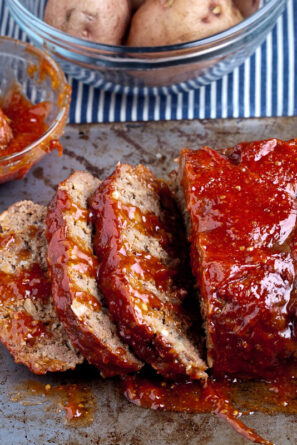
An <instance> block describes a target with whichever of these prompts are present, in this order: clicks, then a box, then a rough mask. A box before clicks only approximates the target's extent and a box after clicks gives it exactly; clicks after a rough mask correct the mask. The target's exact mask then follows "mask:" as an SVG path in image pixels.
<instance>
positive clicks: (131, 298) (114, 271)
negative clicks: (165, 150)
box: [89, 164, 207, 379]
mask: <svg viewBox="0 0 297 445" xmlns="http://www.w3.org/2000/svg"><path fill="white" fill-rule="evenodd" d="M89 205H90V208H91V210H92V213H93V217H94V223H95V237H94V249H95V253H96V254H97V256H98V259H99V269H98V277H97V278H98V285H99V287H100V289H101V291H102V292H103V294H104V296H105V298H106V301H107V303H108V308H109V311H110V313H111V314H112V316H113V317H114V319H115V321H116V323H117V326H118V332H119V334H120V336H121V337H122V339H123V340H124V341H125V342H127V343H128V344H129V345H130V346H131V347H132V348H133V350H134V352H135V354H136V355H137V356H138V357H140V358H141V359H142V360H144V361H146V362H147V363H149V364H150V365H152V367H153V368H155V369H156V370H157V371H158V372H159V373H160V374H162V375H164V376H165V377H168V378H184V377H190V378H192V379H200V378H201V379H206V377H207V375H206V372H205V370H206V364H205V363H204V361H203V360H202V359H201V357H200V353H199V350H198V347H197V346H196V345H195V343H194V342H193V340H192V338H191V335H190V333H189V330H190V320H189V317H188V316H187V314H186V313H185V311H184V309H183V299H184V297H185V294H186V291H185V290H184V288H183V286H182V285H181V283H182V276H183V274H184V272H185V271H184V270H183V265H184V258H185V248H186V242H185V237H184V231H183V227H182V224H181V220H180V217H179V215H178V213H177V209H176V206H175V203H174V200H173V197H172V195H171V193H170V191H169V188H168V186H167V185H166V184H165V183H164V182H163V181H161V180H158V179H157V178H156V177H155V176H154V175H153V174H152V173H151V172H150V171H149V170H148V169H147V168H145V167H143V166H141V165H140V166H138V167H132V166H131V165H126V164H119V165H118V166H117V168H116V170H115V172H114V173H113V174H112V175H111V176H110V177H109V178H108V179H106V180H105V181H104V182H103V183H102V184H101V185H100V186H99V188H98V189H97V191H96V192H95V194H94V195H93V196H92V198H91V199H90V200H89Z"/></svg>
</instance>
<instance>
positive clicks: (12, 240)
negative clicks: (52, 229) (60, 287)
mask: <svg viewBox="0 0 297 445" xmlns="http://www.w3.org/2000/svg"><path fill="white" fill-rule="evenodd" d="M45 215H46V208H45V207H42V206H40V205H37V204H34V203H33V202H31V201H22V202H19V203H16V204H14V205H13V206H11V207H9V209H8V210H6V211H5V212H3V213H2V214H1V215H0V289H1V292H0V339H1V341H2V342H3V343H4V344H5V345H6V346H7V348H8V350H9V351H10V353H11V354H12V355H13V357H14V359H15V361H16V363H23V364H24V365H26V366H28V368H29V369H30V370H31V371H33V372H34V373H35V374H45V373H47V372H48V371H52V372H55V371H66V370H67V369H74V368H75V366H76V365H77V364H79V363H82V361H83V358H82V356H81V355H80V354H79V353H77V352H76V351H75V350H74V348H73V346H72V345H71V343H70V340H69V337H68V335H67V333H66V331H65V329H64V327H63V325H62V324H61V322H60V321H59V319H58V317H57V314H56V312H55V309H54V305H53V300H52V295H51V284H50V281H49V278H48V273H47V272H48V271H47V262H46V251H47V244H46V238H45V224H44V218H45Z"/></svg>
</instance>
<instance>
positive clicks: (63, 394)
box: [10, 380, 95, 426]
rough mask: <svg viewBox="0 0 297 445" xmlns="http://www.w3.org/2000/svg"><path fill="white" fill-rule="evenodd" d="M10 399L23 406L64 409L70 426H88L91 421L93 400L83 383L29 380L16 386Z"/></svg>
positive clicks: (90, 392) (93, 406)
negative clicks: (44, 382)
mask: <svg viewBox="0 0 297 445" xmlns="http://www.w3.org/2000/svg"><path fill="white" fill-rule="evenodd" d="M10 400H11V401H13V402H19V403H21V404H22V405H25V406H32V405H44V404H45V405H46V407H47V409H49V410H55V411H57V410H58V411H61V410H64V413H65V420H66V423H67V424H68V425H70V426H88V425H90V424H91V423H92V422H93V413H94V409H95V400H94V397H93V394H92V391H91V389H90V388H89V387H88V386H85V385H78V384H68V385H58V386H52V385H50V384H46V385H43V384H42V383H40V382H37V381H34V380H29V381H27V382H24V383H22V384H21V385H18V386H17V388H16V391H15V392H13V393H11V394H10Z"/></svg>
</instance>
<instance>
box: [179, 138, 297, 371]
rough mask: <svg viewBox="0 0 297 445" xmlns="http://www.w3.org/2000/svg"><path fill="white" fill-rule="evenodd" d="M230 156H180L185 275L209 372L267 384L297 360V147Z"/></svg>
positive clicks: (241, 150) (238, 150)
mask: <svg viewBox="0 0 297 445" xmlns="http://www.w3.org/2000/svg"><path fill="white" fill-rule="evenodd" d="M227 153H228V157H226V156H224V155H223V154H221V153H218V152H216V151H214V150H212V149H210V148H208V147H202V148H201V149H199V150H196V151H195V150H183V151H182V153H181V155H180V169H179V178H178V182H179V185H180V186H181V188H182V191H183V195H184V199H185V207H186V209H187V211H188V212H189V216H190V218H189V221H190V225H189V230H190V241H191V264H192V271H193V274H194V275H195V276H196V278H197V284H198V286H199V287H200V292H201V297H202V302H201V303H202V305H201V307H202V316H203V318H204V320H205V328H206V334H207V349H208V363H209V366H211V367H213V369H214V373H215V374H217V375H218V374H219V375H224V374H225V373H229V374H233V375H237V376H239V377H264V378H265V377H266V376H268V377H269V375H270V373H271V372H272V373H273V371H274V370H275V369H276V368H277V367H279V366H280V365H281V364H285V362H286V360H287V359H292V358H295V359H296V358H297V339H296V334H295V332H296V307H297V305H296V291H295V286H296V284H295V283H296V246H297V236H296V235H297V233H296V226H297V201H296V191H297V164H296V157H297V141H289V142H281V141H278V140H276V139H273V140H269V141H260V142H255V143H250V144H240V145H239V146H236V147H235V148H234V149H233V150H230V149H229V150H228V151H227ZM180 196H181V194H180Z"/></svg>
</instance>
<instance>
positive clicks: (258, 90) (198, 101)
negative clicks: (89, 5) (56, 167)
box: [0, 0, 297, 123]
mask: <svg viewBox="0 0 297 445" xmlns="http://www.w3.org/2000/svg"><path fill="white" fill-rule="evenodd" d="M0 34H1V35H9V36H11V37H15V38H18V39H22V40H25V39H26V36H25V35H24V33H22V31H21V30H20V29H19V27H18V26H17V25H16V24H15V23H14V21H13V19H12V18H11V17H10V15H9V13H8V11H7V8H6V6H5V5H4V0H0ZM295 74H296V75H295ZM69 83H70V84H71V86H72V90H73V95H72V103H71V109H70V116H69V122H71V123H91V122H124V121H147V120H175V119H196V118H199V119H205V118H232V117H235V118H238V117H246V118H247V117H261V116H292V115H297V0H289V1H288V6H287V8H286V10H285V12H284V14H283V15H282V16H281V17H280V18H279V20H278V22H277V25H276V26H275V27H274V29H273V31H272V32H271V33H270V34H269V36H268V37H267V39H266V41H265V42H264V43H263V44H262V46H261V47H259V48H258V49H257V50H256V52H255V54H253V55H252V56H251V57H250V58H249V59H247V60H246V61H245V63H244V64H243V65H242V66H240V67H239V68H236V69H235V70H234V71H233V72H232V73H231V74H229V75H227V76H224V77H223V78H222V79H221V80H219V81H216V82H213V83H212V84H210V85H207V86H205V87H201V88H199V89H197V90H192V91H188V90H183V88H182V86H179V87H171V88H163V94H160V93H159V91H158V92H157V90H156V89H154V88H152V89H150V90H148V89H146V88H142V89H138V88H134V89H130V88H129V87H126V88H123V89H122V88H120V87H119V88H118V89H115V90H113V91H112V90H111V89H109V87H108V85H107V86H105V87H104V88H102V89H98V88H93V87H88V86H87V85H83V84H82V83H80V82H77V81H76V80H74V79H71V78H69Z"/></svg>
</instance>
